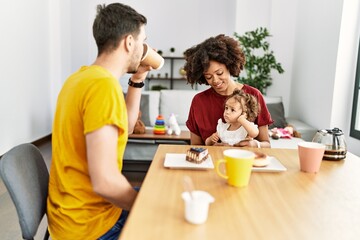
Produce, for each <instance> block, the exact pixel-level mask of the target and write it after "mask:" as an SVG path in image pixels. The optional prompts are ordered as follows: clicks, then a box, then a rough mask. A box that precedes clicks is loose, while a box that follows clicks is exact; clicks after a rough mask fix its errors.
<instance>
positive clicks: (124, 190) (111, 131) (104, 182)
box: [86, 125, 137, 210]
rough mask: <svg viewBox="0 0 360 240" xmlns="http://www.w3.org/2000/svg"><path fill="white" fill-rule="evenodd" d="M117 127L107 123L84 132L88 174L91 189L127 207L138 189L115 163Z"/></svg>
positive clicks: (128, 207)
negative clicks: (133, 186) (134, 187)
mask: <svg viewBox="0 0 360 240" xmlns="http://www.w3.org/2000/svg"><path fill="white" fill-rule="evenodd" d="M117 141H118V128H117V127H116V126H114V125H106V126H104V127H102V128H100V129H97V130H95V131H93V132H91V133H88V134H86V149H87V161H88V167H89V174H90V178H91V183H92V186H93V190H94V192H95V193H97V194H98V195H100V196H102V197H103V198H105V199H107V200H108V201H109V202H111V203H113V204H115V205H116V206H118V207H120V208H122V209H125V210H130V209H131V207H132V205H133V203H134V201H135V198H136V196H137V192H136V191H135V190H134V189H133V188H132V186H131V185H130V183H129V182H128V181H127V179H126V178H125V176H124V175H122V174H121V172H120V171H119V167H118V163H117Z"/></svg>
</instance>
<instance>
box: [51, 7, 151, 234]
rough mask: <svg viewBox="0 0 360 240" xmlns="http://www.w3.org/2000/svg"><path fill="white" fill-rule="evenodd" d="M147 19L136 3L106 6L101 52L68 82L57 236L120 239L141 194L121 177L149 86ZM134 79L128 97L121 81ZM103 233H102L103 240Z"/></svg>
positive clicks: (57, 154)
mask: <svg viewBox="0 0 360 240" xmlns="http://www.w3.org/2000/svg"><path fill="white" fill-rule="evenodd" d="M146 22H147V20H146V18H145V17H144V16H143V15H141V14H139V13H137V12H136V11H135V10H134V9H132V8H131V7H129V6H126V5H123V4H120V3H113V4H110V5H108V6H105V5H99V6H98V9H97V16H96V18H95V21H94V24H93V35H94V38H95V40H96V44H97V47H98V56H97V58H96V60H95V62H94V63H93V64H92V65H91V66H83V67H81V68H80V69H79V70H78V71H77V72H75V73H74V74H72V75H71V76H70V77H69V78H68V79H67V80H66V82H65V83H64V86H63V88H62V90H61V92H60V94H59V96H58V102H57V107H56V113H55V118H54V123H53V130H52V131H53V132H52V165H51V169H50V180H49V197H48V209H47V214H48V221H49V231H50V235H51V237H52V239H62V240H64V239H117V238H118V236H119V234H120V231H121V228H122V226H123V225H124V222H125V220H126V216H127V211H129V210H130V209H131V207H132V205H133V203H134V200H135V198H136V195H137V192H136V191H135V190H134V189H133V188H132V186H131V185H130V183H129V182H128V181H127V180H126V178H125V177H124V176H123V175H122V174H121V169H122V157H123V154H124V150H125V146H126V142H127V138H128V133H129V132H132V131H133V127H134V125H135V122H136V119H137V116H138V112H139V105H140V97H141V87H142V86H143V85H144V84H143V81H144V79H145V77H146V75H147V72H148V71H149V70H151V67H150V66H141V65H140V59H141V57H142V54H143V43H144V41H145V39H146V35H145V25H146ZM127 72H128V73H134V74H133V75H132V76H131V78H130V79H129V89H128V92H127V95H126V102H125V100H124V97H123V93H122V89H121V86H120V84H119V82H118V79H119V77H120V76H122V75H124V74H125V73H127ZM100 237H101V238H100Z"/></svg>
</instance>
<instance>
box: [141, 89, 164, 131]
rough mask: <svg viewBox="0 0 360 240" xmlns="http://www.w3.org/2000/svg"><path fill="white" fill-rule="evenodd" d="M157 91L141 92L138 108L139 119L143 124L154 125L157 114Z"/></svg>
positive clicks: (158, 94) (158, 95)
mask: <svg viewBox="0 0 360 240" xmlns="http://www.w3.org/2000/svg"><path fill="white" fill-rule="evenodd" d="M159 98H160V92H159V91H143V92H142V94H141V102H140V110H141V112H142V116H141V120H142V121H143V122H144V124H145V126H154V125H155V120H156V117H157V116H158V115H159V101H160V100H159Z"/></svg>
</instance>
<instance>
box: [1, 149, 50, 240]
mask: <svg viewBox="0 0 360 240" xmlns="http://www.w3.org/2000/svg"><path fill="white" fill-rule="evenodd" d="M0 175H1V177H2V179H3V182H4V184H5V186H6V188H7V190H8V192H9V194H10V197H11V199H12V201H13V202H14V205H15V208H16V211H17V214H18V217H19V223H20V227H21V232H22V237H23V239H33V238H34V236H35V234H36V232H37V230H38V227H39V225H40V222H41V220H42V218H43V216H44V214H45V213H46V199H47V195H48V182H49V172H48V170H47V167H46V164H45V161H44V158H43V157H42V155H41V153H40V151H39V149H38V148H37V147H35V146H34V145H32V144H30V143H25V144H21V145H18V146H16V147H14V148H12V149H10V150H9V151H8V152H7V153H5V154H4V155H3V156H2V158H1V159H0ZM46 235H48V232H46Z"/></svg>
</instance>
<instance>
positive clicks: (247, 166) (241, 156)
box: [215, 149, 255, 187]
mask: <svg viewBox="0 0 360 240" xmlns="http://www.w3.org/2000/svg"><path fill="white" fill-rule="evenodd" d="M254 158H255V153H253V152H251V151H247V150H240V149H228V150H225V151H224V159H220V160H218V161H217V162H216V168H215V170H216V173H217V174H218V175H219V176H220V177H222V178H225V179H227V182H228V184H229V185H231V186H235V187H245V186H247V185H248V184H249V180H250V175H251V169H252V165H253V162H254ZM222 163H224V164H225V170H226V174H224V173H222V171H221V170H220V165H221V164H222Z"/></svg>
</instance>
